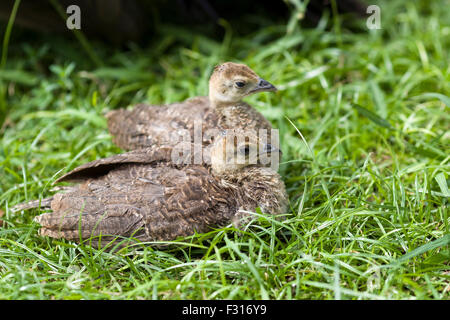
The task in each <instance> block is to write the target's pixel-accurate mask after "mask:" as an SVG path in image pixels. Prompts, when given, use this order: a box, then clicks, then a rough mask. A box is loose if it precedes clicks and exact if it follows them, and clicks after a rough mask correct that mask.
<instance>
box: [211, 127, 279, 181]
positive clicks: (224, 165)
mask: <svg viewBox="0 0 450 320" xmlns="http://www.w3.org/2000/svg"><path fill="white" fill-rule="evenodd" d="M280 153H281V150H280V149H279V148H278V147H277V146H274V145H272V144H270V143H268V141H267V139H263V137H259V136H258V135H257V134H256V132H253V131H251V130H242V129H234V130H224V131H223V132H222V133H221V134H220V135H219V137H218V138H217V139H216V140H215V141H214V144H213V146H212V147H211V167H212V169H213V171H214V172H215V173H216V174H235V173H238V172H239V171H240V170H241V169H243V168H245V167H249V166H256V167H270V166H271V165H272V163H271V162H270V161H267V159H269V158H270V159H272V158H271V155H272V154H274V155H275V156H277V159H279V155H280ZM270 159H269V160H270Z"/></svg>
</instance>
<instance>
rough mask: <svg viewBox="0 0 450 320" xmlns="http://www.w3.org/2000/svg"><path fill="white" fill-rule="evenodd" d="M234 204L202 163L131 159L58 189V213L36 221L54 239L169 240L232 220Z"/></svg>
mask: <svg viewBox="0 0 450 320" xmlns="http://www.w3.org/2000/svg"><path fill="white" fill-rule="evenodd" d="M233 205H234V204H233V199H230V197H229V196H227V195H226V193H225V192H224V191H223V190H222V189H220V188H219V187H218V184H217V181H215V179H214V178H213V177H212V176H211V175H210V173H209V172H208V170H207V169H206V168H204V167H202V166H191V167H188V168H187V167H185V168H174V167H170V166H167V165H159V166H157V167H151V166H149V165H142V164H128V165H125V166H122V167H120V168H117V169H115V170H112V171H110V172H109V173H107V174H106V175H104V176H102V177H100V178H97V179H91V180H88V181H86V182H85V183H84V184H82V185H79V186H78V188H76V189H74V190H73V191H71V192H66V193H61V194H56V195H55V196H54V197H53V201H52V203H51V209H52V211H53V212H50V213H45V214H42V215H40V216H37V217H36V218H35V220H36V221H37V222H38V223H39V224H41V226H42V228H41V231H40V234H41V235H46V236H50V237H54V238H65V239H69V240H74V241H79V240H84V239H87V238H91V237H98V236H101V240H100V241H101V242H103V241H105V242H107V241H110V240H111V239H113V238H114V237H134V238H137V239H140V240H142V241H164V240H173V239H175V238H177V237H179V236H188V235H192V234H193V233H194V232H195V231H197V232H204V231H206V230H207V229H208V227H209V226H213V225H220V224H223V223H226V222H227V221H229V220H230V217H231V215H232V214H234V212H235V211H234V210H235V208H234V207H233ZM102 245H103V243H102Z"/></svg>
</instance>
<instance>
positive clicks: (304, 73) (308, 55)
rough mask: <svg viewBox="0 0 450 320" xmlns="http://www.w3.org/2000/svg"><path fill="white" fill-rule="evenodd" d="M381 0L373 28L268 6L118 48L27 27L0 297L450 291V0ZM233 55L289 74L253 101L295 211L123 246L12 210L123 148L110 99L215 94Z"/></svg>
mask: <svg viewBox="0 0 450 320" xmlns="http://www.w3.org/2000/svg"><path fill="white" fill-rule="evenodd" d="M374 2H375V1H374ZM377 3H378V5H379V6H380V8H381V27H382V28H381V29H374V30H368V29H367V27H366V23H365V21H364V20H362V21H360V22H356V24H359V28H357V30H354V29H351V30H350V29H348V28H347V27H346V24H345V21H344V17H329V18H327V16H325V17H324V18H323V19H322V21H321V23H319V25H318V26H317V27H315V28H310V29H305V28H300V27H299V26H298V24H297V23H296V21H295V20H291V21H290V22H288V23H287V24H280V25H275V26H274V25H270V26H267V25H265V24H264V22H263V21H261V22H260V25H259V27H258V28H255V30H256V31H255V33H254V34H251V35H248V36H236V35H235V33H233V29H232V28H231V27H229V26H227V24H224V26H225V27H226V28H227V29H226V30H227V31H226V33H225V37H224V38H223V40H222V41H214V40H211V39H209V38H206V37H204V36H201V35H200V34H196V33H190V32H186V31H185V30H183V29H174V28H173V27H170V28H169V27H168V28H164V29H163V31H162V34H161V35H160V39H161V41H156V43H157V44H156V45H153V47H151V48H140V47H137V46H131V49H129V50H127V51H122V50H114V51H113V52H112V53H111V51H108V50H109V49H107V48H104V47H103V46H102V45H100V44H97V43H96V42H95V41H87V42H85V45H84V46H82V45H80V43H79V42H78V41H77V39H78V38H75V37H74V38H73V39H72V40H70V39H69V40H63V39H59V38H50V37H48V38H45V37H44V38H43V39H40V41H30V42H26V41H21V42H14V37H12V38H11V41H10V43H9V47H8V55H7V56H6V55H5V60H3V59H2V66H1V67H2V68H3V69H2V70H0V110H2V116H1V117H0V120H1V121H2V122H3V125H2V130H1V131H0V180H1V184H0V208H2V210H3V211H4V215H3V217H2V219H3V226H2V227H1V228H0V256H1V258H0V299H82V298H85V299H224V298H227V299H267V298H268V299H449V297H450V266H449V260H450V259H449V256H450V251H449V242H450V233H449V221H450V217H449V209H448V199H449V196H450V192H449V189H448V182H449V177H448V174H449V138H450V135H449V132H450V130H449V129H450V127H449V123H450V116H449V114H450V113H449V108H450V67H449V63H448V62H449V61H450V11H449V10H446V9H444V8H445V6H446V1H415V2H413V1H382V2H377ZM293 17H294V18H293V19H296V17H300V15H298V14H297V15H294V16H293ZM255 23H259V22H257V21H256V22H255ZM326 25H328V26H329V27H327V28H325V26H326ZM2 30H4V29H3V28H2ZM14 30H15V29H14V28H13V29H12V32H13V33H14ZM6 34H7V32H6ZM4 35H5V34H4V32H3V31H2V36H4ZM44 40H45V41H44ZM2 49H3V52H5V49H6V46H5V42H3V47H2ZM2 56H3V55H2ZM95 56H96V57H97V58H95ZM227 60H231V61H236V62H242V63H246V64H248V65H249V66H250V67H252V68H253V69H254V70H255V71H256V72H257V73H258V74H260V75H261V76H262V77H264V78H265V79H267V80H269V81H270V82H272V83H274V84H275V85H277V87H278V89H279V91H278V92H277V93H276V94H273V93H263V94H259V95H255V96H252V97H249V98H248V99H247V102H249V103H250V104H252V105H253V106H255V108H257V109H258V110H259V111H261V112H262V113H263V114H264V115H265V116H266V117H267V118H268V119H269V120H270V121H271V122H272V123H273V125H274V127H276V128H279V130H280V138H281V146H282V150H283V163H282V164H281V166H280V173H281V174H282V176H283V179H284V181H285V183H286V187H287V190H288V192H289V197H290V210H289V211H288V212H287V213H286V219H285V220H282V221H278V220H273V219H271V218H270V217H267V216H264V215H260V217H259V218H258V219H257V220H256V221H255V222H253V223H252V224H251V225H249V226H248V227H247V228H245V229H244V230H242V231H240V232H237V231H236V230H235V229H234V228H233V227H232V226H229V227H225V228H221V229H216V230H212V231H211V232H210V233H208V234H202V235H196V236H194V237H192V238H188V239H181V240H179V243H178V244H177V245H174V246H171V247H170V248H167V249H158V248H154V247H150V246H146V247H139V248H137V249H131V248H127V249H123V250H121V251H119V252H115V253H111V252H107V251H102V250H95V249H91V248H90V247H89V246H76V245H75V244H74V243H71V242H68V241H57V240H52V239H49V238H43V237H40V236H39V235H38V233H37V231H38V225H37V224H36V223H34V222H32V219H33V217H34V216H35V215H36V214H38V213H39V212H38V211H37V210H34V211H29V212H26V213H23V214H17V213H16V214H15V213H13V212H12V211H11V210H10V208H11V207H12V206H13V205H15V204H17V203H19V202H22V201H26V200H31V199H38V198H44V197H46V196H49V195H51V194H52V192H51V189H52V187H53V186H52V182H53V181H54V180H55V179H56V178H57V177H58V176H60V175H61V174H62V173H64V172H67V171H68V170H70V169H73V168H74V167H76V166H78V165H80V164H83V163H85V162H87V161H91V160H94V159H98V158H100V157H106V156H110V155H112V154H115V153H118V152H121V150H120V149H118V148H117V147H115V146H114V145H113V143H112V141H111V137H110V135H109V134H108V132H107V128H106V122H105V118H104V114H105V113H106V112H107V111H108V110H111V109H114V108H119V107H126V106H128V105H132V104H135V103H138V102H148V103H153V104H156V103H169V102H176V101H180V100H183V99H185V98H188V97H191V96H196V95H205V94H207V79H208V77H209V75H210V73H211V71H212V69H213V67H214V65H216V64H217V63H219V62H222V61H227ZM0 126H1V123H0Z"/></svg>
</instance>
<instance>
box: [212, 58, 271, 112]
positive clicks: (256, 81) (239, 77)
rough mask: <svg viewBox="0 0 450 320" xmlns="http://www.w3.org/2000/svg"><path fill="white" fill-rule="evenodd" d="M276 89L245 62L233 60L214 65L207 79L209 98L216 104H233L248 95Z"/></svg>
mask: <svg viewBox="0 0 450 320" xmlns="http://www.w3.org/2000/svg"><path fill="white" fill-rule="evenodd" d="M276 90H277V89H276V87H275V86H274V85H273V84H271V83H270V82H268V81H266V80H264V79H262V78H261V77H259V76H258V75H257V74H256V73H255V72H254V71H253V70H252V69H250V68H249V67H247V66H246V65H245V64H239V63H234V62H225V63H223V64H221V65H218V66H216V67H215V68H214V71H213V73H212V75H211V78H210V80H209V98H210V101H211V102H212V103H213V104H215V105H216V106H217V105H225V106H226V105H233V104H235V103H237V102H239V101H241V100H242V98H244V97H246V96H248V95H251V94H254V93H257V92H262V91H276Z"/></svg>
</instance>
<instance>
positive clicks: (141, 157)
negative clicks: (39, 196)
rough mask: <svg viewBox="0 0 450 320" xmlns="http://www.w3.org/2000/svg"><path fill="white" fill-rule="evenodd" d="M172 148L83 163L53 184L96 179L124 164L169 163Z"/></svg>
mask: <svg viewBox="0 0 450 320" xmlns="http://www.w3.org/2000/svg"><path fill="white" fill-rule="evenodd" d="M172 150H173V147H165V146H160V147H157V146H154V147H149V148H145V149H138V150H134V151H130V152H127V153H122V154H117V155H113V156H111V157H108V158H102V159H99V160H94V161H91V162H88V163H85V164H83V165H81V166H79V167H77V168H75V169H73V170H72V171H70V172H68V173H66V174H65V175H63V176H62V177H60V178H58V179H57V180H56V181H55V183H58V182H63V181H72V182H75V181H83V180H86V179H90V178H97V177H100V176H102V175H105V174H107V173H108V172H109V171H111V170H113V169H115V168H118V167H120V166H122V165H124V164H132V163H141V164H152V163H158V162H167V161H171V158H172Z"/></svg>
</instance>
